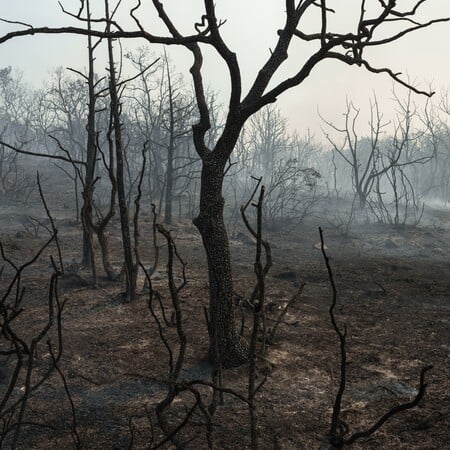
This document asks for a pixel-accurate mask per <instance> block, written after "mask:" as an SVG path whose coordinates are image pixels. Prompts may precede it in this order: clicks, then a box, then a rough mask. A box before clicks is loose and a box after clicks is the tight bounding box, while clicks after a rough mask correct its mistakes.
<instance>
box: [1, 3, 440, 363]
mask: <svg viewBox="0 0 450 450" xmlns="http://www.w3.org/2000/svg"><path fill="white" fill-rule="evenodd" d="M328 3H329V2H327V1H326V0H321V1H320V2H317V1H316V0H301V1H297V2H296V1H295V0H286V2H285V4H284V7H285V19H284V24H283V25H282V27H281V29H280V30H279V31H278V37H277V42H276V44H275V46H274V47H273V49H272V51H271V52H270V55H269V57H268V58H267V60H266V62H265V63H264V64H263V66H262V67H261V69H260V70H259V71H258V73H257V74H256V76H255V79H254V81H253V83H252V84H251V85H250V88H249V89H248V91H247V93H243V87H242V76H241V67H240V65H239V63H238V60H237V57H236V54H235V53H234V52H233V51H232V50H231V49H230V48H229V46H228V45H227V44H226V43H225V41H224V39H223V37H222V29H223V27H224V26H225V22H224V21H223V20H220V19H219V18H218V17H217V14H216V7H215V4H214V2H213V1H212V0H204V2H203V4H204V11H203V15H202V17H201V21H200V22H199V23H197V24H195V30H196V32H195V33H194V34H192V35H183V34H182V33H181V31H179V28H178V27H177V25H176V24H175V22H174V21H173V20H172V18H171V17H170V16H169V14H168V13H167V11H166V9H165V7H164V5H163V4H162V3H161V2H160V1H158V0H152V4H153V7H154V8H155V11H156V12H157V14H158V15H159V17H160V19H161V20H162V22H163V23H164V25H165V27H166V28H167V30H168V33H169V35H168V36H155V35H154V34H151V33H150V32H149V31H146V29H145V28H144V25H143V23H142V21H141V19H140V17H139V12H140V11H139V9H140V6H141V2H138V5H137V6H134V7H133V8H132V9H131V10H130V15H131V17H132V18H133V19H134V23H135V25H136V27H135V28H134V29H132V30H126V29H124V28H123V27H121V26H119V24H117V23H116V22H115V21H114V20H108V19H107V18H102V19H98V23H100V24H101V23H105V22H107V23H108V28H107V30H106V31H104V30H101V29H95V30H91V31H88V30H86V29H84V28H81V27H80V28H78V27H61V28H47V27H42V28H33V27H26V28H25V29H23V30H20V31H15V32H11V33H8V34H6V35H4V36H1V37H0V43H3V42H5V41H7V40H9V39H12V38H14V37H18V36H24V35H31V34H37V33H47V34H49V33H53V34H57V33H74V34H83V35H86V34H91V35H93V36H99V37H102V36H103V37H110V38H138V37H139V38H144V39H146V40H147V41H148V42H150V43H153V44H167V45H182V46H184V47H185V48H186V49H187V50H189V51H190V52H191V54H192V56H193V60H194V62H193V65H192V67H191V75H192V78H193V83H194V89H195V94H196V100H197V106H198V111H199V120H198V122H197V123H196V124H195V125H194V126H193V139H194V145H195V148H196V150H197V152H198V154H199V156H200V158H201V160H202V173H201V192H200V207H199V214H198V216H197V217H196V218H195V220H194V223H195V225H196V226H197V228H198V229H199V231H200V233H201V235H202V239H203V244H204V247H205V250H206V257H207V262H208V275H209V288H210V314H211V317H210V319H211V320H210V324H211V327H212V330H213V332H211V334H210V335H211V350H212V352H214V351H215V349H218V350H219V352H220V354H221V357H222V358H223V363H224V365H227V366H232V365H239V364H241V363H243V362H245V361H247V360H248V348H247V345H246V344H245V343H244V342H243V341H242V339H241V338H240V336H239V333H238V332H237V330H236V328H235V324H234V314H233V301H232V300H233V299H232V294H233V279H232V270H231V260H230V249H229V244H228V236H227V231H226V227H225V224H224V199H223V195H222V186H223V181H224V176H225V170H226V167H227V163H228V160H229V157H230V156H231V154H232V152H233V149H234V147H235V145H236V142H237V141H238V138H239V134H240V132H241V130H242V128H243V126H244V124H245V123H246V121H247V120H248V119H249V118H250V117H251V116H252V115H253V114H254V113H256V112H257V111H259V110H260V109H261V108H263V107H264V106H266V105H268V104H270V103H273V102H275V101H276V100H277V98H278V97H279V96H280V95H281V94H283V93H284V92H286V91H287V90H289V89H291V88H293V87H296V86H299V85H301V84H302V83H303V82H304V81H305V80H306V79H307V78H308V77H309V76H310V75H311V72H312V70H313V69H314V68H315V67H316V66H318V65H319V63H321V62H323V61H325V60H335V61H340V62H342V63H345V64H347V65H350V66H354V65H355V66H358V67H363V68H365V69H367V70H368V71H370V72H372V73H376V74H386V75H388V76H390V77H391V78H392V79H393V80H395V81H396V82H398V83H400V84H402V85H403V86H406V87H408V88H410V89H412V90H414V91H415V92H417V93H421V94H426V95H430V93H428V92H424V91H420V90H419V89H417V88H415V87H413V86H412V85H411V84H409V83H408V82H407V81H404V80H403V79H402V78H400V75H399V74H398V73H395V72H394V71H392V70H391V69H389V68H387V67H376V66H374V65H372V64H371V62H370V61H369V59H368V58H367V57H366V50H367V49H370V48H376V47H383V46H384V45H386V44H389V43H392V42H394V41H396V40H399V39H401V38H402V37H404V36H406V35H408V34H410V33H412V32H415V31H417V30H421V29H424V28H427V27H429V26H430V25H433V24H435V23H438V22H447V21H448V20H449V18H437V19H434V20H428V21H424V22H421V21H420V17H418V16H419V12H420V11H421V9H422V8H423V7H424V4H425V3H427V2H426V0H418V1H416V2H415V4H414V5H413V6H412V7H411V8H410V9H408V7H404V8H405V9H402V8H401V7H399V6H398V5H397V3H398V2H397V1H396V0H380V1H378V2H375V1H373V2H370V9H369V5H368V3H369V2H367V1H365V0H361V2H358V3H359V5H355V6H354V9H356V18H355V22H354V23H353V24H352V26H351V27H350V29H349V30H348V31H347V32H342V31H335V30H334V28H333V26H331V22H330V20H329V19H330V16H332V15H334V14H335V15H337V14H339V13H342V14H347V13H348V11H349V7H348V5H339V6H338V7H336V8H335V9H331V8H330V7H329V6H328ZM306 17H307V18H308V29H311V23H313V21H314V20H315V23H316V29H317V32H307V31H304V30H305V29H306V27H305V21H306ZM297 39H299V40H301V41H303V42H306V43H312V44H314V45H312V46H311V48H312V50H311V53H310V54H309V55H308V56H307V58H306V60H304V61H302V62H299V64H298V69H297V71H296V72H295V73H294V74H293V75H292V76H291V77H287V78H285V79H283V80H282V81H277V80H279V78H275V76H278V75H279V69H280V68H281V66H282V63H283V62H284V61H286V59H287V58H288V51H289V50H292V49H291V46H292V44H293V42H294V41H296V40H297ZM200 44H202V45H206V46H208V47H211V48H212V49H213V50H214V51H215V52H216V53H217V55H218V56H219V57H220V58H221V59H222V60H223V62H224V63H225V65H226V67H227V70H228V75H229V80H230V95H229V102H228V111H227V113H226V119H225V124H224V126H223V128H222V130H221V133H220V134H219V136H218V138H217V140H216V141H215V142H212V143H210V142H209V141H208V138H207V134H208V130H209V129H210V127H211V119H210V111H209V108H208V102H207V98H206V94H205V85H204V81H203V52H202V48H201V47H200ZM291 55H292V53H291ZM292 57H294V56H291V58H292Z"/></svg>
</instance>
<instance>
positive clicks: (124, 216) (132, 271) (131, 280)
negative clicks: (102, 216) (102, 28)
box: [105, 0, 136, 302]
mask: <svg viewBox="0 0 450 450" xmlns="http://www.w3.org/2000/svg"><path fill="white" fill-rule="evenodd" d="M105 10H106V17H107V18H108V20H109V6H108V0H105ZM107 28H108V30H107V31H108V32H109V26H108V27H107ZM108 58H109V95H110V97H111V114H112V119H113V130H114V145H115V149H116V181H117V195H118V200H119V213H120V228H121V231H122V245H123V253H124V259H125V281H126V287H125V302H130V301H133V300H134V299H135V296H136V267H135V265H134V261H133V254H132V247H131V232H130V220H129V212H128V207H127V199H126V192H125V158H124V146H123V137H122V124H121V122H120V102H119V95H118V90H117V79H116V69H115V64H114V52H113V45H112V39H111V38H108Z"/></svg>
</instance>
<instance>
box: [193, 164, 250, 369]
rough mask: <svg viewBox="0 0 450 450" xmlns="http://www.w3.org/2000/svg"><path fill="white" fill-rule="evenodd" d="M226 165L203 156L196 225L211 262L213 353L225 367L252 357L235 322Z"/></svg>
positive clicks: (211, 341) (211, 340)
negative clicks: (226, 215)
mask: <svg viewBox="0 0 450 450" xmlns="http://www.w3.org/2000/svg"><path fill="white" fill-rule="evenodd" d="M224 169H225V163H223V162H220V161H217V158H214V157H206V158H204V159H203V168H202V176H201V193H200V212H199V215H198V216H197V217H196V218H195V219H194V225H195V226H196V227H197V228H198V230H199V231H200V234H201V236H202V240H203V245H204V247H205V251H206V256H207V262H208V276H209V289H210V320H209V322H210V326H209V334H210V351H209V355H210V358H211V359H214V358H218V360H219V362H220V363H221V364H222V366H223V367H234V366H239V365H241V364H243V363H245V362H247V361H248V346H247V345H246V343H245V341H244V340H243V339H242V337H241V336H240V335H239V333H238V332H237V330H236V327H235V323H234V305H233V277H232V270H231V258H230V248H229V243H228V235H227V231H226V228H225V223H224V217H223V213H224V204H225V201H224V198H223V196H222V184H223V179H224ZM216 361H217V360H216Z"/></svg>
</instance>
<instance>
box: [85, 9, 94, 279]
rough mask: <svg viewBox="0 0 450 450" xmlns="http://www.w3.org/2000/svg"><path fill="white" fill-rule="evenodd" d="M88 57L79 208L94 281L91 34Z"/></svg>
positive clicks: (92, 57) (89, 16)
mask: <svg viewBox="0 0 450 450" xmlns="http://www.w3.org/2000/svg"><path fill="white" fill-rule="evenodd" d="M86 7H87V26H88V30H91V20H90V19H91V13H90V8H89V1H88V2H86ZM88 58H89V72H88V79H87V82H88V91H89V105H88V122H87V144H86V175H85V180H84V192H83V207H82V210H81V219H82V223H83V255H82V264H83V265H84V266H89V265H90V266H91V271H92V275H93V278H94V283H95V273H96V268H95V256H94V254H93V253H94V252H93V249H94V244H93V235H92V228H91V223H92V201H93V198H94V182H95V162H96V157H97V147H96V142H95V140H96V130H95V102H96V95H95V87H94V48H93V46H92V36H90V35H88Z"/></svg>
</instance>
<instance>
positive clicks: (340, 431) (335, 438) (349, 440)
mask: <svg viewBox="0 0 450 450" xmlns="http://www.w3.org/2000/svg"><path fill="white" fill-rule="evenodd" d="M319 234H320V243H321V250H322V256H323V259H324V261H325V265H326V268H327V272H328V279H329V282H330V286H331V290H332V301H331V304H330V307H329V314H330V321H331V325H332V327H333V330H334V332H335V333H336V336H337V338H338V341H339V350H340V361H339V387H338V391H337V393H336V397H335V400H334V404H333V413H332V417H331V427H330V432H329V435H328V441H329V443H330V448H331V449H336V450H341V449H342V448H344V446H350V445H352V444H353V443H354V442H356V441H357V440H358V439H364V438H368V437H369V436H371V435H372V434H373V433H375V432H376V431H377V430H378V429H379V428H381V426H382V425H383V424H384V423H385V422H386V421H387V420H389V419H390V418H391V417H392V416H394V415H396V414H399V413H401V412H403V411H406V410H408V409H411V408H414V407H415V406H417V405H418V404H419V402H420V400H422V397H423V396H424V395H425V391H426V388H427V384H426V383H425V374H426V373H427V372H428V371H429V370H431V369H432V368H433V366H432V365H431V364H430V365H427V366H424V367H423V368H422V370H421V371H420V379H419V388H418V390H417V394H416V396H415V397H414V399H412V400H411V401H409V402H405V403H401V404H399V405H396V406H394V407H392V408H391V409H389V410H388V411H387V412H386V413H385V414H384V415H382V416H381V417H380V418H379V419H378V420H377V421H376V422H375V423H374V424H373V425H372V426H370V427H369V428H367V429H365V430H363V431H358V432H355V433H353V434H350V435H349V433H350V428H349V426H348V424H347V423H346V422H345V421H344V420H343V419H342V417H341V408H342V398H343V395H344V393H345V388H346V383H347V364H348V363H347V347H346V339H347V328H346V327H345V326H344V327H342V326H340V325H339V324H338V322H337V320H336V315H335V309H336V306H337V287H336V283H335V281H334V274H333V270H332V268H331V264H330V258H329V257H328V255H327V252H326V250H325V243H324V237H323V230H322V229H321V228H319Z"/></svg>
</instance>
